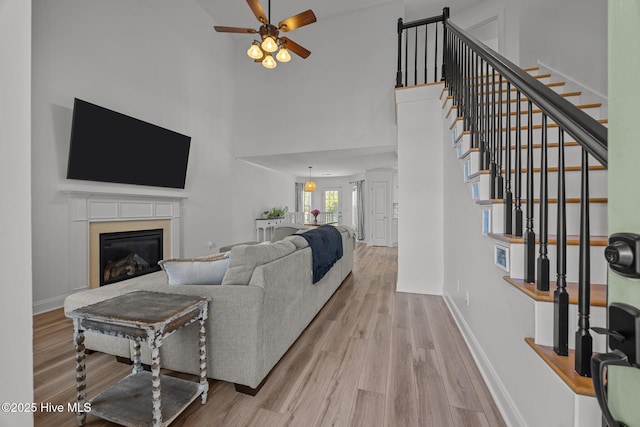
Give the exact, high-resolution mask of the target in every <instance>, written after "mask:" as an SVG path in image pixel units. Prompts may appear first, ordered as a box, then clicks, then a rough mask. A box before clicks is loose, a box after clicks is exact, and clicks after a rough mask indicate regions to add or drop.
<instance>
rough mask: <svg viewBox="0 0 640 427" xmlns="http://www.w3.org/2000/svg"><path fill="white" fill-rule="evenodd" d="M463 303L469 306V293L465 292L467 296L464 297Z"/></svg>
mask: <svg viewBox="0 0 640 427" xmlns="http://www.w3.org/2000/svg"><path fill="white" fill-rule="evenodd" d="M464 300H465V302H466V303H467V305H469V291H468V290H467V295H466V296H465V297H464Z"/></svg>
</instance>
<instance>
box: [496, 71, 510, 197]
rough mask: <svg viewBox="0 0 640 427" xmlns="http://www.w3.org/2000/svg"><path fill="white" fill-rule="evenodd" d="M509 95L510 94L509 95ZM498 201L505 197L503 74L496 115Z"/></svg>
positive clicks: (500, 80) (500, 79)
mask: <svg viewBox="0 0 640 427" xmlns="http://www.w3.org/2000/svg"><path fill="white" fill-rule="evenodd" d="M507 95H508V94H507ZM496 132H497V135H496V143H497V146H496V150H495V151H496V162H495V163H496V183H495V185H496V189H495V192H496V199H502V198H503V197H504V187H503V186H504V182H503V178H502V74H500V78H499V81H498V114H497V115H496Z"/></svg>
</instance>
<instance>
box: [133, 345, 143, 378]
mask: <svg viewBox="0 0 640 427" xmlns="http://www.w3.org/2000/svg"><path fill="white" fill-rule="evenodd" d="M132 372H133V373H134V374H137V373H138V372H142V362H141V361H140V341H139V340H133V370H132Z"/></svg>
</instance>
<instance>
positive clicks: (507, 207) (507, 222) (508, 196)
mask: <svg viewBox="0 0 640 427" xmlns="http://www.w3.org/2000/svg"><path fill="white" fill-rule="evenodd" d="M506 107H507V120H506V123H505V152H504V163H505V164H504V172H505V180H504V186H505V191H504V232H505V234H513V213H512V211H511V209H512V198H513V194H512V193H511V83H510V82H509V81H508V80H507V105H506Z"/></svg>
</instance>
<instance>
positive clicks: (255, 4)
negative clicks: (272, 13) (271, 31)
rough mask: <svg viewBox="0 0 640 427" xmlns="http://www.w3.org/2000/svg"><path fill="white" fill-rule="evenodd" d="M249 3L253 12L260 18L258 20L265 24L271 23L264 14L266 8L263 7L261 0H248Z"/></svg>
mask: <svg viewBox="0 0 640 427" xmlns="http://www.w3.org/2000/svg"><path fill="white" fill-rule="evenodd" d="M247 3H248V4H249V7H250V8H251V11H252V12H253V14H254V15H256V18H258V21H260V22H262V23H263V24H264V25H266V24H268V23H269V20H268V19H267V15H265V14H264V9H262V5H261V4H260V0H247Z"/></svg>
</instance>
